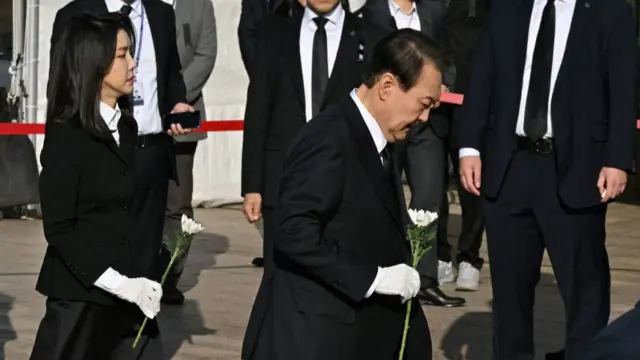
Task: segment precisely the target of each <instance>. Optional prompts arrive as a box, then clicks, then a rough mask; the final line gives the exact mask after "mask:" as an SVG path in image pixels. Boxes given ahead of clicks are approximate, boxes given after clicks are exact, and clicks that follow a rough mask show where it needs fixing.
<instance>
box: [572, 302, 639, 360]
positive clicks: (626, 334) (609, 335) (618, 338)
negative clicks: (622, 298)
mask: <svg viewBox="0 0 640 360" xmlns="http://www.w3.org/2000/svg"><path fill="white" fill-rule="evenodd" d="M639 333H640V302H638V303H637V304H636V306H635V307H634V308H633V309H631V310H629V311H628V312H626V313H624V314H623V315H622V316H620V317H619V318H617V319H616V320H614V321H613V322H612V323H611V324H609V325H608V326H607V327H606V328H604V329H603V330H602V331H601V332H600V333H599V334H598V336H596V338H595V339H593V342H592V343H591V344H590V345H589V347H588V348H587V350H586V352H585V353H586V354H587V355H586V356H585V357H584V358H582V359H581V360H613V359H615V360H636V359H637V358H638V354H640V342H638V334H639Z"/></svg>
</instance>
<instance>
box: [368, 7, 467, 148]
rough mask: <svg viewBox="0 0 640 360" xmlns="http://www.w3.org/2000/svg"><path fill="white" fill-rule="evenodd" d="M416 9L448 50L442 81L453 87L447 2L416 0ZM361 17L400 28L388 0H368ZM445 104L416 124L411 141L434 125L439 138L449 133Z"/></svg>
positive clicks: (424, 28)
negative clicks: (446, 16)
mask: <svg viewBox="0 0 640 360" xmlns="http://www.w3.org/2000/svg"><path fill="white" fill-rule="evenodd" d="M415 4H416V12H417V13H418V17H419V18H420V31H421V32H422V33H424V34H425V35H427V36H429V37H430V38H432V39H434V40H435V41H437V42H438V43H439V44H440V46H442V49H443V50H444V52H445V56H446V57H447V59H448V60H449V61H448V64H447V67H446V69H444V71H443V73H442V83H443V84H444V85H445V86H447V87H449V88H450V89H453V87H454V85H455V81H456V67H455V63H454V62H453V54H452V53H451V46H450V45H449V35H448V34H447V28H446V23H445V15H446V4H445V2H444V1H443V0H416V1H415ZM359 12H360V13H362V17H363V18H365V19H371V20H373V21H375V22H377V23H379V24H380V25H381V26H383V27H384V28H385V29H386V30H387V31H389V32H392V31H396V30H398V27H397V26H396V22H395V19H394V18H393V16H392V15H391V11H390V9H389V0H367V2H366V3H365V4H364V6H363V7H362V8H361V9H360V10H359ZM447 117H448V116H447V114H446V108H444V107H443V108H440V109H435V110H434V111H432V112H431V116H430V118H429V121H428V122H425V123H421V124H418V125H416V126H414V127H413V128H412V129H411V131H410V132H409V134H408V136H407V139H408V141H411V140H412V139H416V138H423V137H424V136H425V135H426V134H425V133H424V129H426V128H427V127H429V126H431V127H432V128H433V132H434V133H435V134H436V136H438V137H439V138H445V137H446V136H447V135H448V133H449V121H448V120H447Z"/></svg>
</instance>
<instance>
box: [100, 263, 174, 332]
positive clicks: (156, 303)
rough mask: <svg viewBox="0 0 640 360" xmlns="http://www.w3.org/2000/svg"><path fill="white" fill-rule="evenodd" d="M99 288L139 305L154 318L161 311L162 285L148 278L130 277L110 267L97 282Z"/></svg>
mask: <svg viewBox="0 0 640 360" xmlns="http://www.w3.org/2000/svg"><path fill="white" fill-rule="evenodd" d="M95 285H96V286H98V287H99V288H101V289H103V290H105V291H107V292H109V293H111V294H113V295H115V296H117V297H118V298H120V299H122V300H125V301H128V302H130V303H134V304H136V305H138V307H139V308H140V311H142V313H143V314H144V315H145V316H146V317H148V318H150V319H153V318H154V317H156V315H158V312H160V299H162V285H160V284H158V283H157V282H155V281H151V280H149V279H146V278H133V279H131V278H128V277H126V276H124V275H122V274H120V273H119V272H117V271H115V270H113V269H111V268H109V269H107V271H105V273H104V274H102V276H100V278H98V280H97V281H96V282H95Z"/></svg>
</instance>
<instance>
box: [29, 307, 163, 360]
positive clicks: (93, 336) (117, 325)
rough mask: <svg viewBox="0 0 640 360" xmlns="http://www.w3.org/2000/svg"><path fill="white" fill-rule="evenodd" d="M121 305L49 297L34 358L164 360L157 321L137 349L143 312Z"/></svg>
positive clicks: (150, 324)
mask: <svg viewBox="0 0 640 360" xmlns="http://www.w3.org/2000/svg"><path fill="white" fill-rule="evenodd" d="M135 314H136V313H135V309H133V308H131V309H130V308H129V307H119V306H102V305H97V304H91V303H86V302H74V301H66V300H55V299H47V303H46V313H45V316H44V318H43V319H42V321H41V322H40V327H39V328H38V333H37V335H36V341H35V343H34V345H33V351H32V352H31V357H30V360H163V359H164V355H163V350H162V341H161V339H160V333H159V331H158V324H157V322H156V321H155V320H152V321H149V322H148V323H147V326H146V327H145V335H143V337H142V338H141V340H140V342H139V343H138V345H137V346H136V348H135V349H132V348H131V347H132V345H133V341H134V339H135V336H136V333H137V331H136V326H137V325H138V324H140V323H141V322H142V318H143V317H142V313H140V312H139V311H138V314H137V315H138V316H135Z"/></svg>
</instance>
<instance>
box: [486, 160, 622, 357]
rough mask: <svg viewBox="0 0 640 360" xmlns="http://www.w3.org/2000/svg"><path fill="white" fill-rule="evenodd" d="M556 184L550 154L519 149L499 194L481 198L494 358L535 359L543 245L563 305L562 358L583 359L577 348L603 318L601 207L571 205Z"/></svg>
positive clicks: (605, 281) (605, 285) (605, 282)
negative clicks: (536, 300) (536, 306)
mask: <svg viewBox="0 0 640 360" xmlns="http://www.w3.org/2000/svg"><path fill="white" fill-rule="evenodd" d="M595 185H596V184H593V186H594V187H595ZM557 189H558V180H557V174H556V162H555V156H554V154H551V155H547V156H542V155H536V154H534V153H532V152H525V151H519V152H516V153H515V154H514V155H513V158H512V160H511V163H510V166H509V169H508V170H507V174H506V177H505V179H504V184H503V186H502V189H501V192H500V193H499V195H498V197H497V199H494V200H486V201H485V208H484V209H485V214H486V217H485V221H486V226H487V244H488V248H489V261H490V263H491V267H490V270H491V279H492V285H493V301H494V302H493V336H494V340H493V345H494V355H493V359H494V360H525V359H526V360H530V359H533V358H534V352H533V351H534V343H533V305H534V298H535V287H536V284H537V283H538V280H539V278H540V266H541V262H542V256H543V252H544V250H545V249H546V250H547V252H548V254H549V258H550V260H551V264H552V266H553V271H554V273H555V276H556V280H557V283H558V287H559V289H560V293H561V295H562V299H563V301H564V304H565V309H566V323H567V331H566V334H567V335H566V344H565V356H566V357H565V359H566V360H581V359H583V357H581V356H582V355H584V354H582V353H581V352H582V351H584V350H585V349H586V348H587V345H588V344H590V343H591V340H592V339H593V338H594V337H595V336H596V335H597V334H598V333H599V332H600V330H602V329H603V328H604V327H605V326H606V325H607V321H608V319H609V311H610V305H609V301H610V295H609V291H610V277H609V262H608V259H607V251H606V249H605V214H606V206H605V205H599V206H596V207H594V208H587V209H582V210H572V209H569V208H567V207H565V206H564V205H563V204H562V202H561V200H560V198H559V196H558V190H557Z"/></svg>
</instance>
